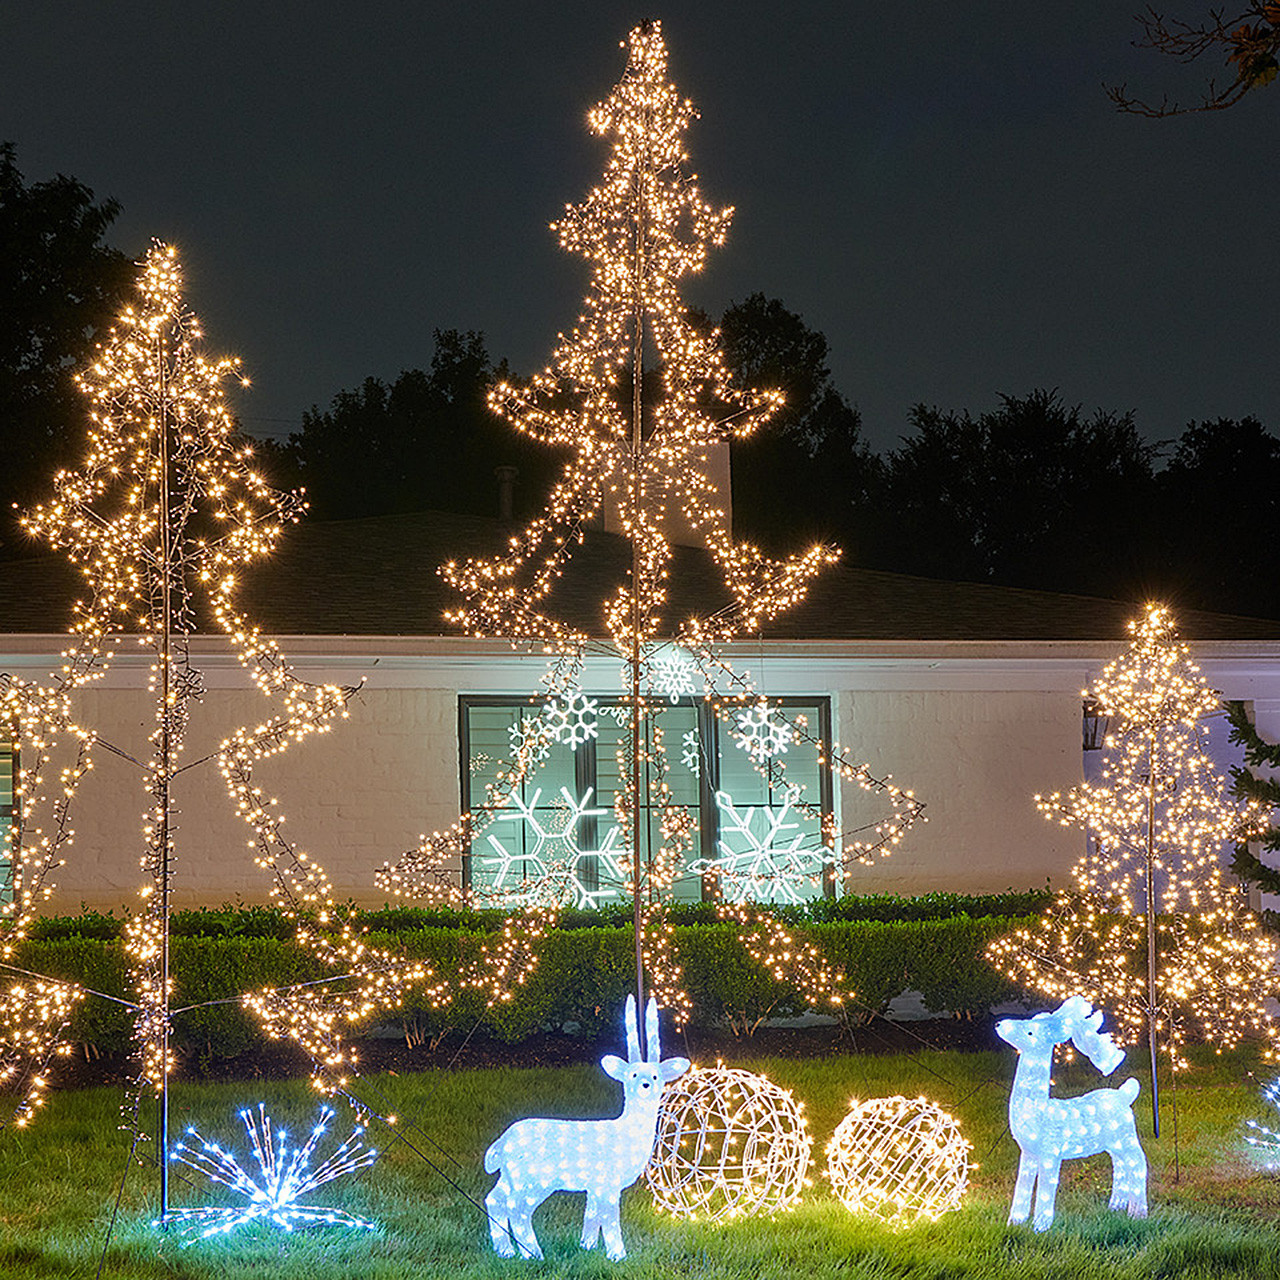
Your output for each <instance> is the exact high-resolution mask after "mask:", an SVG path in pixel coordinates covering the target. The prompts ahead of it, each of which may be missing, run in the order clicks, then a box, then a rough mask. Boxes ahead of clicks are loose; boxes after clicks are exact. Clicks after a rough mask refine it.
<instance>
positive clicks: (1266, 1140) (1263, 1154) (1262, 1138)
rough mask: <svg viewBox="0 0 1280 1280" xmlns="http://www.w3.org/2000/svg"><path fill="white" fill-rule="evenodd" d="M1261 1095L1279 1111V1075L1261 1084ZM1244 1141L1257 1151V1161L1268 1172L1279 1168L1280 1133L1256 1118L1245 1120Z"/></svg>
mask: <svg viewBox="0 0 1280 1280" xmlns="http://www.w3.org/2000/svg"><path fill="white" fill-rule="evenodd" d="M1262 1096H1263V1097H1264V1098H1265V1099H1266V1100H1267V1101H1268V1102H1269V1103H1270V1104H1271V1106H1272V1108H1273V1109H1274V1110H1276V1111H1280V1077H1278V1078H1276V1079H1275V1080H1273V1081H1272V1082H1271V1083H1270V1084H1265V1085H1263V1086H1262ZM1244 1123H1245V1128H1246V1129H1248V1130H1249V1132H1248V1133H1247V1134H1245V1138H1244V1140H1245V1142H1247V1143H1248V1144H1249V1146H1251V1147H1252V1148H1253V1149H1254V1150H1255V1151H1256V1152H1257V1153H1258V1157H1257V1158H1258V1163H1259V1164H1260V1165H1261V1166H1262V1168H1264V1169H1265V1170H1266V1171H1267V1172H1268V1173H1275V1172H1276V1171H1277V1170H1280V1133H1277V1132H1276V1130H1275V1129H1272V1128H1270V1127H1269V1126H1268V1125H1265V1124H1261V1123H1259V1122H1258V1121H1257V1120H1246V1121H1245V1122H1244Z"/></svg>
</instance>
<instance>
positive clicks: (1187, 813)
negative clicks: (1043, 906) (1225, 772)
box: [988, 604, 1276, 1070]
mask: <svg viewBox="0 0 1280 1280" xmlns="http://www.w3.org/2000/svg"><path fill="white" fill-rule="evenodd" d="M1129 629H1130V633H1131V635H1132V637H1133V638H1132V641H1131V643H1130V645H1129V647H1128V649H1126V650H1125V652H1124V653H1123V654H1121V655H1120V656H1119V657H1117V658H1116V659H1115V660H1114V661H1112V662H1110V663H1108V665H1107V666H1106V668H1105V669H1104V670H1103V672H1102V674H1101V676H1100V677H1099V678H1098V679H1097V680H1096V681H1095V682H1094V683H1093V685H1092V686H1091V687H1090V688H1089V689H1087V690H1086V691H1085V696H1086V697H1092V698H1093V699H1094V700H1095V701H1096V702H1097V705H1098V708H1099V711H1100V712H1101V714H1103V715H1105V716H1109V717H1110V718H1111V723H1110V729H1109V731H1108V733H1107V736H1106V742H1105V746H1104V753H1103V759H1102V776H1101V778H1100V780H1099V781H1098V782H1096V783H1090V782H1086V783H1084V784H1083V785H1082V786H1080V787H1077V788H1075V789H1074V790H1072V791H1070V792H1068V793H1067V794H1065V795H1063V794H1059V793H1054V794H1053V795H1050V796H1046V797H1041V796H1037V797H1036V804H1037V806H1038V807H1039V809H1040V810H1041V812H1042V813H1043V814H1044V815H1045V817H1046V818H1048V819H1049V820H1051V821H1055V822H1059V823H1061V824H1062V825H1064V826H1065V825H1073V826H1078V827H1082V828H1083V829H1084V830H1085V831H1086V832H1087V833H1088V837H1089V846H1090V847H1089V851H1088V852H1087V853H1086V854H1085V856H1084V857H1082V858H1081V859H1080V860H1079V861H1078V862H1077V863H1076V864H1075V866H1074V868H1073V869H1072V873H1071V874H1072V881H1073V883H1072V885H1071V886H1070V887H1069V888H1067V889H1065V890H1063V891H1062V892H1061V893H1060V894H1059V895H1058V898H1057V901H1056V902H1055V903H1054V905H1053V906H1052V907H1051V908H1050V910H1049V911H1048V912H1047V913H1046V915H1045V916H1044V917H1043V918H1042V919H1041V920H1040V921H1039V922H1038V923H1037V924H1036V925H1034V926H1032V927H1030V928H1027V929H1021V930H1019V931H1017V932H1016V933H1014V934H1012V935H1010V936H1008V937H1006V938H1002V939H999V940H997V941H996V942H995V943H993V944H992V945H991V947H990V948H989V950H988V955H989V957H990V958H991V960H992V962H993V963H994V964H995V965H996V967H997V968H999V969H1001V970H1002V971H1003V972H1004V973H1007V974H1008V975H1009V976H1010V977H1012V978H1013V979H1015V980H1016V981H1019V982H1023V983H1025V984H1026V985H1028V986H1029V987H1031V988H1033V989H1034V990H1036V991H1040V992H1043V993H1044V994H1046V995H1048V996H1050V997H1053V998H1057V999H1065V998H1066V997H1067V996H1070V995H1073V994H1077V993H1078V994H1080V995H1082V996H1084V997H1085V998H1086V999H1088V1000H1089V1001H1091V1002H1092V1003H1093V1004H1095V1005H1098V1006H1105V1007H1106V1008H1107V1009H1108V1010H1109V1011H1110V1013H1111V1016H1112V1018H1113V1020H1114V1023H1115V1035H1116V1039H1117V1040H1118V1041H1119V1042H1120V1043H1122V1044H1134V1043H1136V1042H1137V1041H1138V1040H1139V1039H1140V1038H1143V1037H1144V1036H1145V1037H1147V1038H1148V1040H1149V1043H1150V1047H1151V1056H1152V1065H1153V1067H1154V1063H1155V1054H1156V1050H1157V1047H1159V1048H1160V1049H1162V1050H1163V1051H1164V1052H1166V1053H1167V1054H1168V1056H1169V1059H1170V1062H1171V1064H1172V1066H1173V1067H1174V1069H1175V1070H1182V1069H1184V1068H1185V1067H1186V1066H1187V1059H1186V1056H1185V1045H1186V1043H1187V1041H1188V1039H1189V1038H1194V1039H1198V1040H1204V1041H1206V1042H1208V1043H1210V1044H1212V1045H1213V1046H1214V1047H1215V1048H1216V1049H1218V1050H1222V1049H1226V1048H1231V1047H1233V1046H1234V1045H1236V1044H1238V1043H1240V1041H1241V1040H1242V1039H1243V1038H1245V1037H1247V1036H1251V1035H1261V1036H1264V1037H1266V1038H1268V1039H1273V1038H1274V1037H1275V1035H1276V1024H1275V1021H1274V1019H1273V1017H1272V1015H1271V1013H1270V1011H1269V1009H1268V1008H1267V997H1268V996H1269V994H1270V993H1271V991H1272V990H1273V988H1274V985H1275V962H1276V945H1275V943H1274V941H1273V940H1272V939H1271V938H1270V937H1268V935H1267V934H1266V933H1265V931H1264V930H1263V929H1262V927H1261V925H1260V923H1259V921H1258V919H1257V916H1256V915H1255V914H1254V913H1253V912H1252V911H1250V910H1249V908H1248V904H1247V902H1246V901H1245V899H1244V897H1243V895H1242V894H1241V892H1240V891H1238V890H1236V889H1233V888H1232V887H1230V886H1229V885H1228V884H1227V882H1226V877H1225V876H1224V873H1223V866H1222V861H1221V857H1220V853H1221V850H1222V847H1223V846H1224V845H1225V844H1227V843H1228V842H1231V841H1235V840H1238V839H1242V838H1247V836H1248V835H1249V833H1250V832H1252V831H1254V830H1256V829H1257V828H1258V827H1259V826H1260V825H1261V824H1262V823H1263V821H1264V819H1265V816H1266V815H1265V813H1264V812H1263V811H1262V809H1261V808H1260V807H1259V806H1258V804H1257V803H1256V802H1255V801H1243V802H1236V801H1233V800H1232V799H1231V798H1230V797H1229V796H1228V794H1227V786H1226V781H1225V779H1224V778H1223V777H1222V775H1221V774H1220V773H1219V772H1218V770H1217V769H1216V768H1215V766H1214V764H1213V761H1212V760H1211V759H1210V758H1209V755H1208V753H1207V750H1206V745H1205V726H1204V723H1203V722H1204V720H1205V718H1206V717H1207V716H1210V715H1212V714H1214V713H1216V712H1217V711H1219V710H1220V709H1221V704H1220V702H1219V699H1218V695H1217V694H1215V693H1214V692H1213V690H1212V689H1210V688H1209V686H1208V684H1207V683H1206V681H1205V679H1204V677H1203V676H1202V675H1201V674H1200V671H1199V669H1198V668H1197V667H1196V665H1195V664H1194V663H1193V662H1192V661H1191V658H1190V654H1189V652H1188V649H1187V646H1186V645H1185V644H1183V643H1181V642H1180V641H1179V640H1178V638H1177V633H1176V631H1175V629H1174V625H1173V620H1172V618H1171V616H1170V614H1169V611H1168V610H1167V609H1165V608H1164V607H1163V606H1161V605H1156V604H1152V605H1149V606H1148V607H1147V609H1146V611H1145V613H1144V614H1143V616H1142V617H1141V618H1140V619H1138V620H1136V621H1135V622H1132V623H1130V626H1129Z"/></svg>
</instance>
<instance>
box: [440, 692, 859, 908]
mask: <svg viewBox="0 0 1280 1280" xmlns="http://www.w3.org/2000/svg"><path fill="white" fill-rule="evenodd" d="M588 696H590V697H594V698H596V700H597V701H598V702H599V703H600V704H601V705H602V706H604V705H610V706H613V705H622V704H625V703H626V701H627V698H626V697H625V695H608V694H601V695H594V694H588ZM769 701H770V703H771V704H773V705H774V706H777V707H779V708H781V709H782V710H784V711H785V710H786V709H787V708H788V707H795V708H799V709H802V710H803V711H804V713H805V714H807V715H812V714H814V713H815V712H816V714H817V719H818V724H817V725H816V726H814V725H812V724H810V726H809V732H810V733H813V734H814V736H816V737H817V738H818V739H819V740H820V741H822V742H830V741H831V701H832V700H831V695H830V694H813V695H808V696H805V695H799V694H788V695H785V696H782V697H774V698H770V699H769ZM668 705H671V706H685V707H693V708H695V709H696V723H697V730H698V742H699V746H700V748H701V750H702V753H703V754H702V757H701V760H700V767H699V769H698V843H697V845H696V846H695V848H694V850H692V851H691V854H692V857H693V858H694V860H696V859H698V858H706V859H711V858H714V857H715V856H716V849H717V846H718V843H719V838H720V810H719V805H718V804H717V803H716V792H717V791H718V790H719V788H720V760H721V757H722V753H723V750H724V746H725V745H726V742H725V739H726V737H727V735H728V734H729V732H730V730H729V726H728V725H727V724H726V723H725V722H724V720H722V719H721V717H720V716H718V715H717V714H716V711H715V708H714V706H713V705H712V704H711V702H710V700H708V699H707V698H680V699H678V701H677V702H676V703H672V704H668ZM541 706H542V703H541V702H538V701H535V700H533V699H530V698H528V697H527V696H526V697H521V696H518V695H511V694H501V693H463V694H459V695H458V792H459V797H460V800H461V812H462V814H463V816H464V817H466V816H469V815H470V814H471V813H472V812H473V809H472V806H471V803H470V798H471V733H470V721H469V713H470V711H471V709H472V708H483V707H497V708H509V709H511V710H512V711H523V710H524V709H525V708H527V709H528V711H529V712H530V713H534V714H536V713H537V712H538V711H539V710H540V708H541ZM596 742H597V739H594V738H592V739H589V740H588V741H587V742H585V743H583V744H582V745H581V746H579V747H577V748H575V749H574V753H573V754H574V785H575V787H577V794H578V795H579V796H581V795H584V794H585V792H586V789H587V788H588V787H590V788H591V790H592V791H593V792H594V791H595V789H596V784H597V768H596ZM730 745H731V744H730ZM818 805H819V810H820V817H821V824H822V829H823V831H824V832H825V831H826V830H827V829H828V828H829V826H830V824H831V820H832V816H833V814H834V810H835V787H834V783H833V780H832V773H831V770H830V769H819V770H818ZM587 821H588V822H589V823H590V824H591V829H590V835H589V838H591V839H594V836H595V823H596V820H595V819H594V818H592V819H587ZM584 834H586V832H584ZM472 857H473V855H472V851H471V848H470V846H468V847H467V848H466V849H464V850H463V851H462V885H463V888H464V889H469V888H470V887H471V877H472ZM836 888H837V879H836V875H835V869H834V868H833V867H828V868H827V869H826V871H825V872H824V874H823V878H822V896H823V897H835V894H836ZM714 894H715V877H714V876H711V875H704V876H703V877H702V900H703V901H709V900H711V899H712V898H713V897H714Z"/></svg>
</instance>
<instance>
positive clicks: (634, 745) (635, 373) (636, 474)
mask: <svg viewBox="0 0 1280 1280" xmlns="http://www.w3.org/2000/svg"><path fill="white" fill-rule="evenodd" d="M645 156H646V161H647V157H648V152H647V150H646V153H645ZM644 194H645V193H644V171H643V169H640V168H638V169H637V172H636V192H635V209H636V217H635V224H636V231H635V263H634V271H635V277H634V279H635V289H634V293H633V294H632V297H633V298H634V324H635V330H634V333H633V335H632V337H633V343H632V350H631V465H632V483H631V657H630V663H631V884H632V892H631V896H632V911H631V915H632V921H633V924H634V928H635V935H636V1017H637V1018H638V1019H640V1020H641V1021H640V1022H638V1023H637V1025H641V1023H642V1022H643V1019H644V910H643V904H642V903H641V901H640V873H641V869H642V868H641V853H640V849H641V844H640V837H641V810H640V781H641V769H640V744H641V741H642V735H641V731H640V710H641V706H640V539H639V524H640V512H641V510H642V509H643V504H644V496H643V493H642V484H643V471H642V470H641V465H640V463H641V450H642V449H643V447H644V291H643V281H644V262H645V254H644V236H645V226H644Z"/></svg>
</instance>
